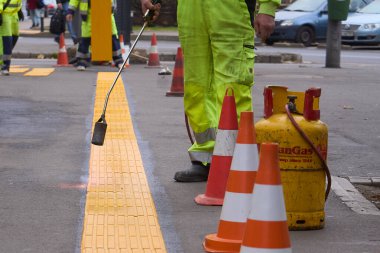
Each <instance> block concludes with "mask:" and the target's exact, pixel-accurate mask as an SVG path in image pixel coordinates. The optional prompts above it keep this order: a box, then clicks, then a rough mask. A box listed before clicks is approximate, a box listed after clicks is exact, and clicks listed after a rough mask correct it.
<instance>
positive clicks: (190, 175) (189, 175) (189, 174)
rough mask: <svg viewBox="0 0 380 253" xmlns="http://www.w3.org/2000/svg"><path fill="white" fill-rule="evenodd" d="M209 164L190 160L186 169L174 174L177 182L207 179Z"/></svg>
mask: <svg viewBox="0 0 380 253" xmlns="http://www.w3.org/2000/svg"><path fill="white" fill-rule="evenodd" d="M209 170H210V164H207V165H204V164H203V163H201V162H191V167H190V169H188V170H183V171H178V172H176V173H175V175H174V180H175V181H177V182H203V181H207V178H208V172H209Z"/></svg>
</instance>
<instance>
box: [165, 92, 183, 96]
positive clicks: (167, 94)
mask: <svg viewBox="0 0 380 253" xmlns="http://www.w3.org/2000/svg"><path fill="white" fill-rule="evenodd" d="M166 96H167V97H183V91H182V92H181V91H180V92H179V91H167V92H166Z"/></svg>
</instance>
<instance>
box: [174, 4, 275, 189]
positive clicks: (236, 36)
mask: <svg viewBox="0 0 380 253" xmlns="http://www.w3.org/2000/svg"><path fill="white" fill-rule="evenodd" d="M257 3H258V9H257V11H255V7H256V1H255V0H207V1H205V0H180V1H178V6H177V21H178V32H179V39H180V43H181V47H182V49H183V53H184V66H185V67H184V82H185V84H184V85H185V89H184V107H185V113H186V115H187V117H188V119H189V123H190V126H191V128H192V130H193V131H194V135H195V143H194V144H193V145H192V146H191V147H190V148H189V149H188V152H189V155H190V160H191V166H190V168H189V169H187V170H182V171H178V172H176V173H175V175H174V179H175V180H176V181H179V182H197V181H206V180H207V178H208V173H209V168H210V163H211V157H212V153H213V149H214V145H215V137H216V130H217V126H218V121H219V116H220V112H221V107H222V102H223V98H224V95H225V92H226V88H227V87H232V88H233V90H234V94H235V101H236V106H237V112H238V115H239V116H240V112H242V111H252V95H251V91H252V89H251V88H252V86H253V83H254V82H253V75H254V72H253V66H254V56H255V52H254V38H255V32H256V35H257V36H259V37H260V38H261V40H262V41H265V40H266V39H267V38H268V37H269V35H270V34H271V33H272V32H273V29H274V15H275V11H276V9H277V7H278V6H279V5H280V0H258V2H257Z"/></svg>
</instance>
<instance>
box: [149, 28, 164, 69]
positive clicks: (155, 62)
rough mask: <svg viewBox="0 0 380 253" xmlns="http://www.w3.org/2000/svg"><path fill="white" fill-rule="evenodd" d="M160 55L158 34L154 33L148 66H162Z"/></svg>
mask: <svg viewBox="0 0 380 253" xmlns="http://www.w3.org/2000/svg"><path fill="white" fill-rule="evenodd" d="M160 66H161V65H160V57H159V55H158V50H157V38H156V34H155V33H153V35H152V39H151V46H150V51H149V59H148V67H160Z"/></svg>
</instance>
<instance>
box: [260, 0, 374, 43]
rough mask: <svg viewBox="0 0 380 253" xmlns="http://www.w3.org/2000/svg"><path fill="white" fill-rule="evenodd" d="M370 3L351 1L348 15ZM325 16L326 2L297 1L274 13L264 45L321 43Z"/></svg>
mask: <svg viewBox="0 0 380 253" xmlns="http://www.w3.org/2000/svg"><path fill="white" fill-rule="evenodd" d="M372 1H373V0H351V2H350V10H349V15H351V14H352V13H354V12H356V11H357V10H358V9H360V8H362V7H364V6H366V5H367V4H369V3H370V2H372ZM327 14H328V13H327V0H297V1H295V2H294V3H292V4H290V5H288V7H286V8H285V9H283V10H280V11H277V12H276V16H275V24H276V26H275V29H274V32H273V34H272V35H271V36H270V37H269V39H268V40H267V41H266V44H268V45H271V44H273V43H274V42H278V41H289V42H298V43H302V44H304V45H305V46H310V45H312V44H313V43H314V42H315V41H323V40H325V39H326V34H327V25H328V16H327Z"/></svg>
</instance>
